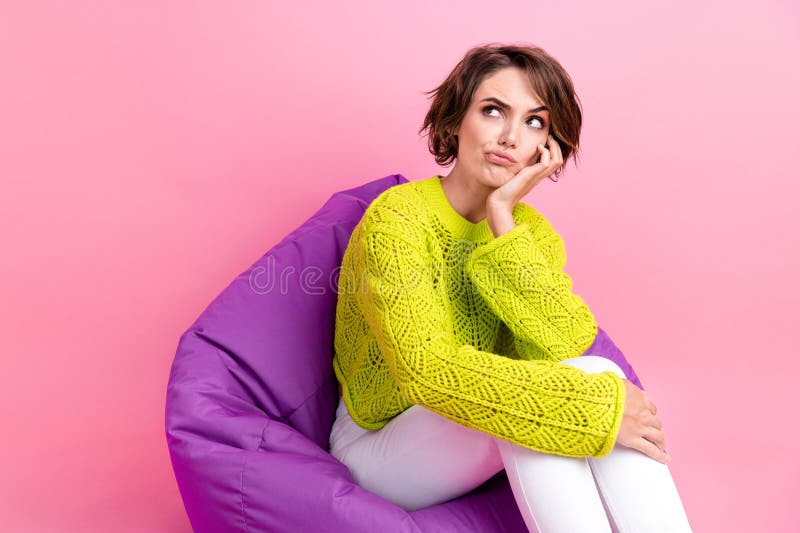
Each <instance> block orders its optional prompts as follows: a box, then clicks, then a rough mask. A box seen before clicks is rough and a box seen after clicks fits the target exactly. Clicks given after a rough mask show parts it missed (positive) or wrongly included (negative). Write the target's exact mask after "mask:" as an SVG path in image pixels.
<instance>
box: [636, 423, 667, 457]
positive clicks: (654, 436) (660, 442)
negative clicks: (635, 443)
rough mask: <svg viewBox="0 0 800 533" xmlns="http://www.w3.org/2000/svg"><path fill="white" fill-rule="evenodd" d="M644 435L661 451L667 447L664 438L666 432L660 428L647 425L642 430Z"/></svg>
mask: <svg viewBox="0 0 800 533" xmlns="http://www.w3.org/2000/svg"><path fill="white" fill-rule="evenodd" d="M642 437H644V438H645V439H647V440H648V441H649V442H651V443H653V444H655V445H656V446H657V447H658V449H659V450H661V451H664V450H665V449H666V447H667V441H666V439H665V438H664V432H663V431H661V430H660V429H656V428H654V427H653V426H646V427H645V428H644V430H643V431H642Z"/></svg>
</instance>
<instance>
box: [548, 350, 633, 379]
mask: <svg viewBox="0 0 800 533" xmlns="http://www.w3.org/2000/svg"><path fill="white" fill-rule="evenodd" d="M559 363H561V364H562V365H569V366H573V367H575V368H579V369H581V370H583V371H584V372H587V373H589V374H599V373H601V372H607V371H610V372H614V373H615V374H616V375H618V376H619V377H621V378H623V379H628V376H626V375H625V372H623V371H622V369H621V368H620V367H619V365H618V364H617V363H615V362H614V361H612V360H611V359H608V358H606V357H601V356H599V355H582V356H580V357H572V358H570V359H564V360H563V361H559Z"/></svg>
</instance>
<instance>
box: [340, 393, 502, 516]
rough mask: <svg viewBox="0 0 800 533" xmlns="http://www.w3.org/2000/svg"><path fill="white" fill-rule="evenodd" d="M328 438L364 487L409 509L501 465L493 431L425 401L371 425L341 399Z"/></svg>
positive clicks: (465, 487) (469, 485)
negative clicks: (455, 418)
mask: <svg viewBox="0 0 800 533" xmlns="http://www.w3.org/2000/svg"><path fill="white" fill-rule="evenodd" d="M330 444H331V450H330V451H331V454H332V455H333V456H334V457H336V458H337V459H339V460H340V461H341V462H342V463H344V464H345V465H346V466H347V467H348V469H349V470H350V472H351V473H352V474H353V478H354V479H355V481H356V482H357V483H358V484H359V485H360V486H361V487H363V488H365V489H367V490H368V491H370V492H372V493H374V494H377V495H379V496H381V497H383V498H384V499H386V500H389V501H391V502H393V503H395V504H396V505H398V506H400V507H402V508H403V509H405V510H407V511H414V510H417V509H422V508H424V507H429V506H431V505H436V504H438V503H442V502H445V501H448V500H451V499H453V498H457V497H459V496H461V495H463V494H466V493H467V492H469V491H471V490H472V489H474V488H476V487H478V486H480V485H481V484H482V483H483V482H485V481H486V480H488V479H489V478H491V477H492V476H493V475H495V474H496V473H497V472H499V471H500V470H502V469H503V463H502V460H501V459H500V456H499V454H498V452H497V446H496V444H495V438H494V437H493V436H492V435H489V434H488V433H483V432H481V431H478V430H475V429H472V428H468V427H466V426H462V425H461V424H458V423H456V422H453V421H451V420H449V419H448V418H445V417H443V416H441V415H439V414H437V413H434V412H433V411H430V410H428V409H426V408H424V407H422V406H421V405H412V406H411V407H409V408H408V409H406V410H405V411H403V412H402V413H400V414H399V415H397V416H396V417H394V418H393V419H392V420H390V421H389V423H388V424H386V426H384V427H383V428H381V429H380V430H378V431H369V430H366V429H363V428H361V427H360V426H358V425H357V424H356V423H355V422H353V420H352V418H350V415H349V414H348V412H347V408H346V406H345V405H344V401H343V400H341V399H340V400H339V406H338V408H337V410H336V421H335V422H334V425H333V428H332V429H331V441H330Z"/></svg>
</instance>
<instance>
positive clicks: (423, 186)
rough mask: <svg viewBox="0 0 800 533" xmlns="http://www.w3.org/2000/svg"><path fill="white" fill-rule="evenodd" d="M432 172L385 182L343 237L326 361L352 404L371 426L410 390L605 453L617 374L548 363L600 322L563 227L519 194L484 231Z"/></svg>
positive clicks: (587, 451)
mask: <svg viewBox="0 0 800 533" xmlns="http://www.w3.org/2000/svg"><path fill="white" fill-rule="evenodd" d="M439 180H440V177H439V176H438V175H437V176H433V177H431V178H428V179H425V180H421V181H412V182H408V183H403V184H401V185H396V186H394V187H391V188H390V189H387V190H386V191H384V192H382V193H381V194H380V195H379V196H378V197H377V198H376V199H375V200H373V202H372V203H371V204H370V205H369V206H368V208H367V210H366V211H365V213H364V215H363V217H362V218H361V220H360V221H359V223H358V224H357V225H356V227H355V229H354V230H353V233H352V235H351V237H350V241H349V244H348V247H347V249H346V250H345V254H344V258H343V260H342V266H341V270H340V275H339V288H338V300H337V306H336V325H335V333H334V351H335V353H334V359H333V368H334V372H335V373H336V377H337V379H338V380H339V382H340V383H341V384H342V388H343V397H344V402H345V404H346V406H347V409H348V411H349V413H350V416H351V417H352V418H353V420H354V421H355V422H356V423H357V424H358V425H359V426H361V427H363V428H365V429H369V430H377V429H380V428H382V427H383V426H384V425H386V424H387V423H388V422H389V420H391V419H392V418H393V417H394V416H396V415H398V414H399V413H401V412H403V411H404V410H405V409H407V408H409V407H411V406H412V405H414V404H419V405H422V406H424V407H426V408H428V409H430V410H432V411H434V412H436V413H438V414H440V415H442V416H444V417H446V418H448V419H450V420H453V421H455V422H457V423H459V424H462V425H464V426H468V427H471V428H475V429H477V430H480V431H483V432H485V433H489V434H491V435H494V436H496V437H501V438H503V439H506V440H509V441H511V442H514V443H516V444H519V445H521V446H525V447H528V448H531V449H534V450H538V451H542V452H545V453H553V454H558V455H564V456H571V457H585V456H594V457H603V456H605V455H607V454H608V453H610V452H611V450H612V449H613V447H614V443H615V442H616V437H617V434H618V432H619V427H620V424H621V422H622V415H623V410H624V406H625V387H624V384H623V382H622V380H621V379H620V378H619V376H617V375H616V374H614V373H613V372H610V371H608V372H602V373H599V374H589V373H587V372H584V371H583V370H580V369H578V368H575V367H571V366H568V365H563V364H558V362H559V361H562V360H564V359H568V358H571V357H578V356H580V355H581V354H582V353H583V352H584V351H585V350H586V348H588V347H589V346H590V345H591V344H592V342H593V341H594V338H595V336H596V335H597V324H596V322H595V320H594V316H593V315H592V313H591V312H590V310H589V308H588V307H587V306H586V304H585V303H584V302H583V300H581V298H580V297H579V296H578V295H577V294H575V293H573V292H572V281H571V279H570V277H569V276H568V275H567V274H566V273H565V272H564V266H565V264H566V253H565V249H564V243H563V240H562V239H561V237H560V235H559V234H558V233H556V232H555V231H554V230H553V228H552V227H551V225H550V223H549V222H548V221H547V220H546V219H545V218H544V217H543V216H542V215H541V214H540V213H539V212H538V211H536V210H535V209H534V208H533V207H531V206H529V205H527V204H525V203H523V202H519V203H517V205H516V206H515V207H514V210H513V217H514V220H515V222H516V223H517V225H516V226H515V227H514V228H513V229H511V230H509V231H507V232H506V233H503V234H501V235H500V236H499V237H496V238H495V237H494V236H493V234H492V231H491V229H490V227H489V225H488V222H487V220H486V219H483V220H481V222H479V223H477V224H474V223H472V222H470V221H469V220H467V219H465V218H464V217H462V216H461V215H460V214H459V213H458V212H457V211H456V210H455V209H454V208H453V207H452V206H451V205H450V203H449V201H448V200H447V197H446V196H445V194H444V190H443V189H442V185H441V182H440V181H439Z"/></svg>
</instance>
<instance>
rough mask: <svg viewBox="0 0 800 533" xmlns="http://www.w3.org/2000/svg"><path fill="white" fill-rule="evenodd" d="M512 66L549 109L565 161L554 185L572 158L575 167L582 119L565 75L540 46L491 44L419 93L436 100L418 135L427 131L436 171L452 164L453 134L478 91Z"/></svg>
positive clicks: (469, 53)
mask: <svg viewBox="0 0 800 533" xmlns="http://www.w3.org/2000/svg"><path fill="white" fill-rule="evenodd" d="M510 66H516V67H519V68H521V69H522V70H523V71H525V73H526V74H527V75H528V79H529V80H530V82H531V87H532V88H533V90H534V92H535V93H536V96H537V97H538V98H539V99H540V100H541V101H542V103H543V104H544V105H546V106H547V109H548V111H549V114H550V133H551V135H553V137H554V138H555V140H556V142H558V145H559V146H560V147H561V153H562V155H563V157H564V164H563V165H562V166H561V167H559V168H558V170H556V172H555V173H554V175H555V179H554V180H553V181H557V180H558V177H559V175H560V174H561V173H562V171H563V170H564V167H565V166H566V164H567V161H568V160H569V158H570V157H572V159H573V161H574V162H575V165H576V166H577V152H578V144H579V142H578V141H579V138H580V133H581V124H582V122H583V113H582V111H581V103H580V100H579V99H578V95H577V94H575V89H574V87H573V85H572V79H571V78H570V77H569V74H567V72H566V70H564V67H562V66H561V64H560V63H559V62H558V61H556V60H555V59H554V58H553V57H552V56H551V55H550V54H548V53H547V52H545V51H544V50H542V49H541V48H539V47H538V46H533V45H529V44H509V45H503V44H499V43H489V44H484V45H480V46H476V47H474V48H472V49H470V50H469V51H467V53H466V54H465V55H464V57H463V58H462V59H461V61H459V62H458V64H457V65H456V66H455V68H454V69H453V71H452V72H451V73H450V75H449V76H447V79H446V80H445V81H444V82H443V83H442V84H441V85H439V86H438V87H437V88H435V89H433V90H430V91H426V92H425V93H423V94H426V95H431V94H432V95H434V96H433V102H432V103H431V107H430V109H429V110H428V113H427V115H425V121H424V122H423V124H422V127H421V128H420V130H419V133H422V132H423V131H425V130H428V150H430V152H431V153H432V154H433V155H434V157H435V158H436V162H437V163H438V164H439V165H442V166H446V165H448V164H450V163H451V162H452V161H453V160H454V159H455V158H456V156H457V155H458V138H457V137H456V135H455V132H457V131H458V128H459V126H460V125H461V121H462V120H463V118H464V115H465V114H466V112H467V108H468V107H469V105H470V103H471V102H472V97H473V96H474V94H475V91H476V90H477V88H478V85H480V83H481V81H483V79H484V78H485V77H486V76H488V75H490V74H492V73H494V72H495V71H497V70H500V69H502V68H505V67H510ZM551 179H553V178H552V177H551Z"/></svg>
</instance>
